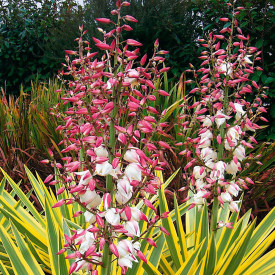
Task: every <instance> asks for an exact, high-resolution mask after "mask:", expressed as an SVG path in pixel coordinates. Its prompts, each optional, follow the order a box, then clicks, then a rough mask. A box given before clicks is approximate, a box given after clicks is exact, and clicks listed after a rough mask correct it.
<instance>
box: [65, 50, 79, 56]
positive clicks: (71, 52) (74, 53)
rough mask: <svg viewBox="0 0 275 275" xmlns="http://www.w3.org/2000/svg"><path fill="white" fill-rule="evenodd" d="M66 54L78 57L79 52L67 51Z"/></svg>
mask: <svg viewBox="0 0 275 275" xmlns="http://www.w3.org/2000/svg"><path fill="white" fill-rule="evenodd" d="M65 53H66V54H71V55H77V51H71V50H65Z"/></svg>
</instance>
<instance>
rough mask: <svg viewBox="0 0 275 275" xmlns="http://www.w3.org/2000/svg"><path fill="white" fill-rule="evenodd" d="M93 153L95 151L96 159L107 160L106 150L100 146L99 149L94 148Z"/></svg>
mask: <svg viewBox="0 0 275 275" xmlns="http://www.w3.org/2000/svg"><path fill="white" fill-rule="evenodd" d="M94 151H95V153H96V156H97V157H105V158H108V156H109V153H108V151H107V149H106V148H105V147H104V146H102V145H100V146H99V147H96V148H95V149H94Z"/></svg>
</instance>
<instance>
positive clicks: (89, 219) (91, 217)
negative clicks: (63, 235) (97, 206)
mask: <svg viewBox="0 0 275 275" xmlns="http://www.w3.org/2000/svg"><path fill="white" fill-rule="evenodd" d="M84 217H85V221H86V222H88V223H89V224H93V223H95V222H96V215H94V214H93V213H91V212H89V211H86V212H85V213H84Z"/></svg>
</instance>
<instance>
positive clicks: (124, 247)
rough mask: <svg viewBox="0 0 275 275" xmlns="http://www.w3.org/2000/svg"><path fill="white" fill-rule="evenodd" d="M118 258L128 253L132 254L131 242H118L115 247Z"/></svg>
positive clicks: (125, 240)
mask: <svg viewBox="0 0 275 275" xmlns="http://www.w3.org/2000/svg"><path fill="white" fill-rule="evenodd" d="M116 248H117V251H118V254H119V257H125V256H127V255H128V254H129V253H131V254H132V253H133V244H132V242H131V241H129V240H127V239H124V240H122V241H119V242H118V243H117V245H116Z"/></svg>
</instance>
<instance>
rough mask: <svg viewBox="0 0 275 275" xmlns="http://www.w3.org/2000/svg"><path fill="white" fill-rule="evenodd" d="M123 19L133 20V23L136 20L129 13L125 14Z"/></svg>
mask: <svg viewBox="0 0 275 275" xmlns="http://www.w3.org/2000/svg"><path fill="white" fill-rule="evenodd" d="M124 19H125V20H127V21H129V22H135V23H137V22H138V20H137V19H136V18H135V17H133V16H131V15H125V16H124Z"/></svg>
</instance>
